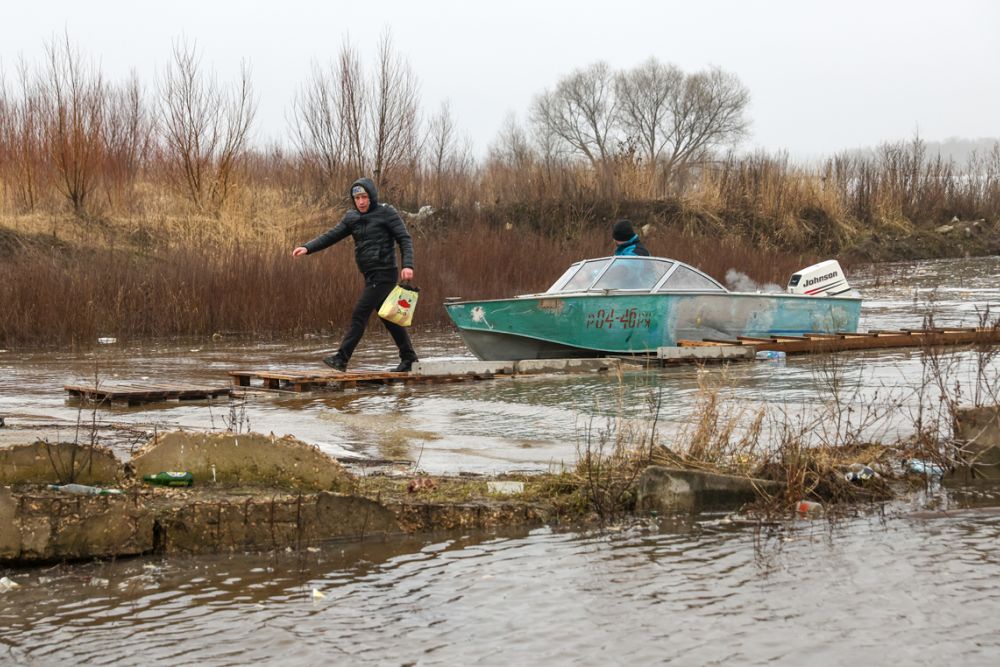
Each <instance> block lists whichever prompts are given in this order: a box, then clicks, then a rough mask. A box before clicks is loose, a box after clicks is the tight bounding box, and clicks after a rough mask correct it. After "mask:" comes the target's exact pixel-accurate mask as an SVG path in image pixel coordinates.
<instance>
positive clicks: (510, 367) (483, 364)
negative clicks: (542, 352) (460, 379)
mask: <svg viewBox="0 0 1000 667" xmlns="http://www.w3.org/2000/svg"><path fill="white" fill-rule="evenodd" d="M410 373H411V374H412V375H422V376H431V377H433V376H447V375H513V374H514V362H513V361H418V362H417V363H415V364H413V369H412V370H411V371H410Z"/></svg>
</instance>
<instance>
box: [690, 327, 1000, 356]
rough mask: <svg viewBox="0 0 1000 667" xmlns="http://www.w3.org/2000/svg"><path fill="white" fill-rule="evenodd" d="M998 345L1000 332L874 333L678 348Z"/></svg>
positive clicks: (792, 350)
mask: <svg viewBox="0 0 1000 667" xmlns="http://www.w3.org/2000/svg"><path fill="white" fill-rule="evenodd" d="M996 344H1000V330H998V329H993V328H989V329H977V328H952V329H949V328H935V329H926V330H924V329H899V330H892V331H885V330H872V331H869V332H868V333H852V332H837V333H833V334H805V335H803V336H771V337H768V338H755V337H752V336H737V337H736V339H734V340H723V339H705V340H700V341H694V340H680V341H677V345H678V346H679V347H692V346H706V345H748V346H753V347H754V348H755V349H756V350H758V351H771V350H773V351H776V352H784V353H785V354H806V353H810V352H841V351H845V350H875V349H886V348H899V347H938V346H943V345H996Z"/></svg>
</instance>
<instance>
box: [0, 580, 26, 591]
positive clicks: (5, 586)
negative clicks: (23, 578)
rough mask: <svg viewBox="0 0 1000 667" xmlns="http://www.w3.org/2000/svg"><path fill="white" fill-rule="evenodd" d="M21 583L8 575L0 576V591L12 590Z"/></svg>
mask: <svg viewBox="0 0 1000 667" xmlns="http://www.w3.org/2000/svg"><path fill="white" fill-rule="evenodd" d="M20 587H21V584H19V583H17V582H16V581H14V580H13V579H10V578H8V577H2V578H0V593H6V592H7V591H10V590H14V589H15V588H20Z"/></svg>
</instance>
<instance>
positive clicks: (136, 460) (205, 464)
mask: <svg viewBox="0 0 1000 667" xmlns="http://www.w3.org/2000/svg"><path fill="white" fill-rule="evenodd" d="M132 467H133V469H134V470H135V474H136V476H137V477H139V478H141V477H142V476H144V475H154V474H156V473H158V472H162V471H167V470H178V471H181V470H183V471H187V472H190V473H191V474H192V475H194V483H195V485H196V486H203V485H208V484H212V483H213V482H212V480H213V474H214V480H215V482H214V483H216V484H219V485H223V486H225V485H266V486H279V487H291V488H296V489H305V490H317V491H346V490H348V489H349V488H350V486H351V484H352V482H351V476H350V473H348V472H347V471H346V470H344V467H343V466H342V465H340V463H338V462H337V461H336V460H334V459H333V458H331V457H329V456H327V455H326V454H324V453H323V452H321V451H320V450H319V448H318V447H316V446H314V445H310V444H307V443H304V442H302V441H301V440H296V439H295V438H292V437H288V436H286V437H283V438H279V437H276V436H274V435H262V434H260V433H246V434H234V433H188V432H184V431H174V432H171V433H164V434H162V435H159V436H157V437H156V438H155V439H153V440H152V441H150V442H149V443H148V444H146V445H145V446H143V448H142V449H141V450H139V451H138V452H137V453H136V454H135V455H134V456H133V457H132ZM213 469H214V473H213Z"/></svg>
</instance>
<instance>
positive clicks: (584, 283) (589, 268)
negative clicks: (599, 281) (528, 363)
mask: <svg viewBox="0 0 1000 667" xmlns="http://www.w3.org/2000/svg"><path fill="white" fill-rule="evenodd" d="M610 261H611V260H610V259H607V258H605V259H589V260H587V261H586V262H584V263H583V265H582V266H580V270H579V271H577V272H576V273H575V274H574V275H573V277H572V278H570V279H569V280H568V281H567V282H566V284H565V285H564V286H563V287H562V288H560V289H558V290H554V288H555V285H553V290H554V291H559V292H582V291H583V290H585V289H587V288H588V287H590V284H591V283H593V282H594V280H595V279H596V278H597V276H599V275H601V271H603V270H604V267H606V266H607V265H608V262H610ZM560 280H561V279H560ZM553 290H550V291H553Z"/></svg>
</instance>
